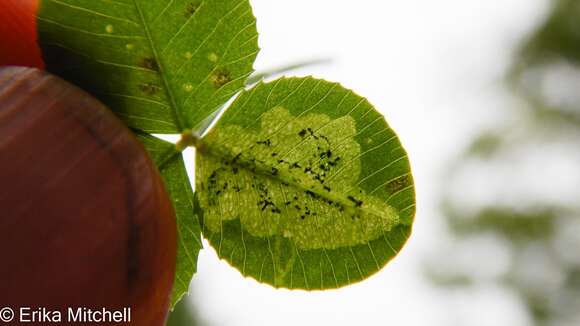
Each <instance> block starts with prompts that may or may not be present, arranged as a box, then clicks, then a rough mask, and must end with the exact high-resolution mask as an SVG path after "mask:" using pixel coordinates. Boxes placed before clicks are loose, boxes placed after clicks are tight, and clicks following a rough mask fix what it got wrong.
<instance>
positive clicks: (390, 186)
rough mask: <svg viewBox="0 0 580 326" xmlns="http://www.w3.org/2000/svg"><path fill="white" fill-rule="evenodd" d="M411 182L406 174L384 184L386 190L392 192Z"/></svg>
mask: <svg viewBox="0 0 580 326" xmlns="http://www.w3.org/2000/svg"><path fill="white" fill-rule="evenodd" d="M410 183H411V178H410V177H409V176H408V175H404V176H401V177H399V178H397V179H395V180H393V181H391V182H389V183H387V185H386V190H387V192H388V193H389V194H394V193H396V192H397V191H400V190H401V189H403V188H405V187H407V186H408V185H409V184H410Z"/></svg>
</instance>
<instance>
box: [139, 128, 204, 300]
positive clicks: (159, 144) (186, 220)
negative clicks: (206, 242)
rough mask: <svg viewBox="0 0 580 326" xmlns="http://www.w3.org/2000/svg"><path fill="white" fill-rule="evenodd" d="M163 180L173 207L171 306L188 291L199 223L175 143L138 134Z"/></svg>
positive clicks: (196, 247) (194, 270)
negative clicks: (175, 235)
mask: <svg viewBox="0 0 580 326" xmlns="http://www.w3.org/2000/svg"><path fill="white" fill-rule="evenodd" d="M138 136H139V139H140V140H141V142H142V143H143V144H145V147H146V148H147V150H148V151H149V153H151V157H152V158H153V160H154V161H155V163H156V164H157V166H158V167H160V172H161V175H162V176H163V179H164V180H165V187H166V189H167V192H168V193H169V196H170V197H171V200H172V201H173V207H174V208H175V215H176V221H177V231H178V238H177V241H178V243H177V266H176V273H175V281H174V286H173V292H172V294H171V306H172V307H173V306H174V305H175V304H176V303H177V302H178V301H179V300H180V299H181V297H182V296H183V295H184V294H185V293H187V292H188V288H189V283H190V282H191V279H192V277H193V275H194V274H195V272H196V270H197V255H198V254H199V251H200V250H201V248H202V245H201V229H200V223H199V220H198V218H197V216H195V214H194V212H193V203H192V199H193V191H192V189H191V184H190V182H189V178H188V176H187V172H186V170H185V165H184V162H183V157H182V155H181V153H179V152H176V151H175V145H173V144H171V143H167V142H164V141H162V140H160V139H157V138H155V137H153V136H149V135H144V134H140V133H139V134H138Z"/></svg>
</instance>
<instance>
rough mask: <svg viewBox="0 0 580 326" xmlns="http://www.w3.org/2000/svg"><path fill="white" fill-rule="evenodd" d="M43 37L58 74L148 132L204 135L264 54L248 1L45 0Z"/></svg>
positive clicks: (41, 24)
mask: <svg viewBox="0 0 580 326" xmlns="http://www.w3.org/2000/svg"><path fill="white" fill-rule="evenodd" d="M38 31H39V43H40V45H41V48H42V51H43V55H44V57H45V61H46V63H47V69H48V70H49V71H51V72H53V73H56V74H58V75H60V76H62V77H64V78H66V79H68V80H69V81H72V82H73V83H75V84H77V85H78V86H81V87H83V88H84V89H85V90H87V91H89V92H90V93H92V94H94V95H95V96H97V97H98V98H99V99H101V100H102V101H103V102H104V103H105V104H107V105H108V106H109V107H110V108H111V109H112V110H113V111H115V113H116V114H117V115H118V116H119V117H121V118H122V119H123V120H124V121H125V122H126V123H127V125H128V126H129V127H131V128H133V129H138V130H142V131H144V132H148V133H181V132H182V131H184V130H185V129H191V128H195V127H196V125H197V124H198V123H199V122H201V121H203V120H204V119H205V118H206V117H207V116H209V115H210V114H211V113H212V112H214V111H215V110H216V109H217V108H218V107H219V106H220V105H222V104H223V103H225V102H226V101H227V100H228V99H230V98H231V97H232V96H233V95H234V94H235V93H237V92H238V91H240V90H241V89H242V87H243V86H244V83H245V80H246V78H247V77H248V76H249V75H250V74H251V73H252V71H253V70H252V65H253V62H254V59H255V57H256V55H257V53H258V45H257V37H258V34H257V31H256V22H255V18H254V16H253V14H252V10H251V7H250V4H249V2H248V1H247V0H204V1H202V0H42V2H41V9H40V12H39V16H38Z"/></svg>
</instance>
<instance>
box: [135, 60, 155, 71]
mask: <svg viewBox="0 0 580 326" xmlns="http://www.w3.org/2000/svg"><path fill="white" fill-rule="evenodd" d="M139 67H141V68H145V69H149V70H153V71H159V65H158V64H157V60H155V58H153V57H145V58H142V59H141V60H139Z"/></svg>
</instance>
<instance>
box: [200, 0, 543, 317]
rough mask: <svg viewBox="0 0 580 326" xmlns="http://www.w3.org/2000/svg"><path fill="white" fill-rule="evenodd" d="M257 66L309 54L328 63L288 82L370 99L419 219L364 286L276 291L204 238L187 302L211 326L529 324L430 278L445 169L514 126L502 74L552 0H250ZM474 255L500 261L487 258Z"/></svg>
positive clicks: (508, 307)
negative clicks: (411, 179)
mask: <svg viewBox="0 0 580 326" xmlns="http://www.w3.org/2000/svg"><path fill="white" fill-rule="evenodd" d="M251 3H252V5H253V7H254V13H255V15H256V17H257V19H258V30H259V32H260V39H259V43H260V47H261V48H262V50H261V52H260V55H259V56H258V60H257V62H256V65H255V67H256V69H257V70H258V71H260V70H265V69H268V68H273V67H277V66H280V65H284V64H288V63H294V62H297V61H301V60H305V59H313V58H319V57H330V58H332V59H333V60H334V62H333V63H332V64H330V65H325V66H315V67H308V68H305V69H302V70H299V71H295V72H292V73H290V74H291V75H298V76H306V75H309V74H312V75H314V76H316V77H320V78H324V79H327V80H331V81H338V82H340V83H342V84H343V85H344V86H345V87H347V88H351V89H354V90H355V91H356V92H357V93H358V94H360V95H362V96H365V97H367V98H368V99H369V100H370V101H371V103H373V104H374V105H375V106H376V108H377V109H378V110H379V111H380V112H382V113H383V114H384V115H385V117H386V118H387V121H388V122H389V124H390V125H391V127H393V129H395V131H396V132H397V133H398V134H399V136H400V138H401V141H402V143H403V145H404V146H405V148H406V149H407V151H408V152H409V157H410V160H411V164H412V167H413V172H414V176H415V181H416V187H417V201H418V206H417V216H416V222H415V226H414V232H413V235H412V236H411V239H410V240H409V242H408V244H407V246H406V247H405V248H404V249H403V251H402V252H401V253H400V254H399V256H398V257H397V258H396V259H394V260H393V261H392V262H391V263H390V264H389V265H387V267H386V268H384V269H383V270H382V271H380V272H379V273H377V274H375V275H374V276H373V277H371V278H370V279H367V280H365V281H363V282H361V283H359V284H355V285H352V286H349V287H346V288H343V289H339V290H332V291H325V292H310V293H309V292H304V291H288V290H275V289H273V288H271V287H269V286H267V285H262V284H259V283H258V282H256V281H254V280H252V279H250V278H244V277H243V276H241V274H240V273H239V272H238V271H237V270H236V269H234V268H232V267H230V266H229V265H228V264H227V263H226V262H225V261H220V260H219V259H218V257H217V255H216V254H215V251H213V249H211V248H210V247H209V245H208V244H207V243H205V246H206V248H205V249H204V250H202V252H201V253H200V258H199V264H198V273H197V274H196V276H195V277H194V280H193V283H192V287H191V297H190V298H191V300H192V301H193V302H194V303H195V304H196V306H197V309H198V310H199V312H200V314H201V317H202V318H203V319H205V320H206V321H207V322H208V323H209V324H210V325H219V326H221V325H233V326H246V325H247V326H261V325H264V326H266V325H268V326H270V325H277V326H285V325H292V326H296V325H300V326H303V325H349V326H352V325H402V326H408V325H417V326H436V325H442V326H443V325H444V326H453V325H458V326H463V325H470V326H471V325H474V326H480V325H482V326H483V325H485V326H487V325H489V326H498V325H510V326H519V325H521V326H527V325H529V324H530V323H529V321H528V320H527V319H526V318H527V317H526V314H525V312H524V311H523V310H522V307H521V306H519V304H518V301H517V300H515V298H514V297H513V296H512V295H511V294H510V293H506V292H505V291H504V290H502V289H499V288H494V287H488V288H486V289H484V290H483V291H477V292H473V293H472V294H470V293H469V292H468V293H459V292H457V293H453V292H451V293H450V292H448V291H442V290H440V289H437V288H436V287H434V286H432V285H431V284H430V283H429V281H428V280H426V279H425V278H424V276H423V275H422V267H423V265H422V264H423V263H424V260H425V259H427V258H428V257H429V255H431V254H433V253H434V252H436V251H435V250H433V248H435V247H438V246H440V245H441V244H445V243H446V241H447V240H446V238H447V236H448V234H447V231H446V228H445V223H444V218H443V217H442V216H441V214H440V212H439V210H438V198H439V197H438V196H439V191H438V189H440V188H441V187H445V184H444V182H442V174H443V172H444V168H445V167H446V164H448V163H449V161H450V160H452V158H453V156H454V155H456V154H457V153H459V152H460V151H461V150H462V149H463V148H464V146H465V145H466V144H467V143H468V142H469V140H470V139H472V137H473V136H474V135H476V134H477V133H478V131H480V130H482V129H483V128H485V127H486V126H491V125H493V124H495V123H498V122H501V121H503V120H505V119H509V118H510V117H509V115H507V112H508V111H509V107H510V106H513V105H516V103H515V100H514V99H513V98H511V97H510V96H509V94H508V93H507V92H506V91H505V90H503V89H502V85H501V78H502V74H503V73H504V72H505V70H506V68H507V66H508V65H509V63H510V58H511V55H512V54H513V50H514V49H515V46H516V45H517V43H518V42H519V41H521V40H522V38H523V37H525V35H526V33H528V32H530V31H531V30H532V28H533V27H534V26H535V24H536V23H538V22H539V21H540V20H541V19H542V18H543V17H544V16H545V15H546V14H547V9H548V1H547V0H485V1H482V0H437V1H433V0H404V1H393V0H374V1H373V0H358V1H356V2H355V1H343V0H286V1H282V0H251ZM477 255H478V254H477V253H474V257H473V259H480V260H482V263H485V260H492V259H494V257H493V256H490V255H485V253H482V254H481V255H479V256H477Z"/></svg>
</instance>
